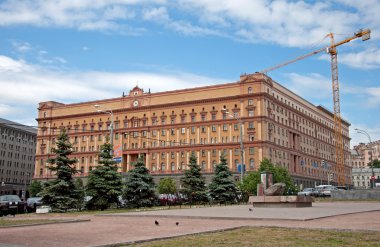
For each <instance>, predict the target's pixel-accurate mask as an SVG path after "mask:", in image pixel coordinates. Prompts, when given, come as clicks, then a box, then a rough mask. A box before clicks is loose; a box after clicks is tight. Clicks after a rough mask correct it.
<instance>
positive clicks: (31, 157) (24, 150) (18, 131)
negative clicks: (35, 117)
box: [0, 118, 37, 198]
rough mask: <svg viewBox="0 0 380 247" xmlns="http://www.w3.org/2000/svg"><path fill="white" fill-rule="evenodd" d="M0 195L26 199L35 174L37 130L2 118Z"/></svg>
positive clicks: (0, 120) (0, 123)
mask: <svg viewBox="0 0 380 247" xmlns="http://www.w3.org/2000/svg"><path fill="white" fill-rule="evenodd" d="M0 133H1V136H0V143H1V146H0V182H1V186H0V194H15V195H19V196H20V197H21V198H24V196H25V194H24V191H26V187H27V185H29V184H30V180H31V178H32V176H33V172H34V163H35V154H36V138H37V129H35V128H31V127H28V126H25V125H21V124H18V123H15V122H11V121H8V120H6V119H3V118H0Z"/></svg>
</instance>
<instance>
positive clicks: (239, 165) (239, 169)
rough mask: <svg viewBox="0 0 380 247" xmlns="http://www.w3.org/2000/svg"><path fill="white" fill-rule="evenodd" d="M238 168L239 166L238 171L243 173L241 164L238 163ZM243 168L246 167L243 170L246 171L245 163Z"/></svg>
mask: <svg viewBox="0 0 380 247" xmlns="http://www.w3.org/2000/svg"><path fill="white" fill-rule="evenodd" d="M237 168H238V172H240V173H241V164H238V167H237ZM243 169H244V170H243V171H244V172H245V165H243Z"/></svg>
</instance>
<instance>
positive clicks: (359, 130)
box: [355, 129, 375, 189]
mask: <svg viewBox="0 0 380 247" xmlns="http://www.w3.org/2000/svg"><path fill="white" fill-rule="evenodd" d="M355 130H356V132H358V133H360V134H363V135H365V136H367V137H368V140H369V150H370V153H369V161H370V163H371V162H372V151H373V149H372V147H370V145H371V142H372V141H371V137H370V135H369V134H368V133H367V131H365V130H361V129H355ZM371 170H372V176H371V188H372V189H373V188H375V179H374V178H375V171H374V170H373V163H372V164H371Z"/></svg>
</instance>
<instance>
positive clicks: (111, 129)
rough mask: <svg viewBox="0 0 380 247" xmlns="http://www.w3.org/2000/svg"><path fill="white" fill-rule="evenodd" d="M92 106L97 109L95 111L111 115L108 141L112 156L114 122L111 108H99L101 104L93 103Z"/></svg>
mask: <svg viewBox="0 0 380 247" xmlns="http://www.w3.org/2000/svg"><path fill="white" fill-rule="evenodd" d="M94 107H95V108H97V109H98V110H96V112H98V113H107V114H109V115H111V124H110V143H111V147H112V148H111V156H113V124H114V118H113V111H112V110H111V109H106V110H101V109H99V108H101V107H102V106H101V105H94Z"/></svg>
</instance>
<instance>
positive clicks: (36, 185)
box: [28, 180, 42, 197]
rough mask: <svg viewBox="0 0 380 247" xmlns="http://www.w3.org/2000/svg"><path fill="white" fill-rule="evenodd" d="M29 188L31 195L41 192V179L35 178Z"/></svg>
mask: <svg viewBox="0 0 380 247" xmlns="http://www.w3.org/2000/svg"><path fill="white" fill-rule="evenodd" d="M28 190H29V194H30V197H35V196H37V194H38V193H40V192H41V190H42V184H41V181H38V180H33V181H32V183H31V184H30V186H29V188H28Z"/></svg>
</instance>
